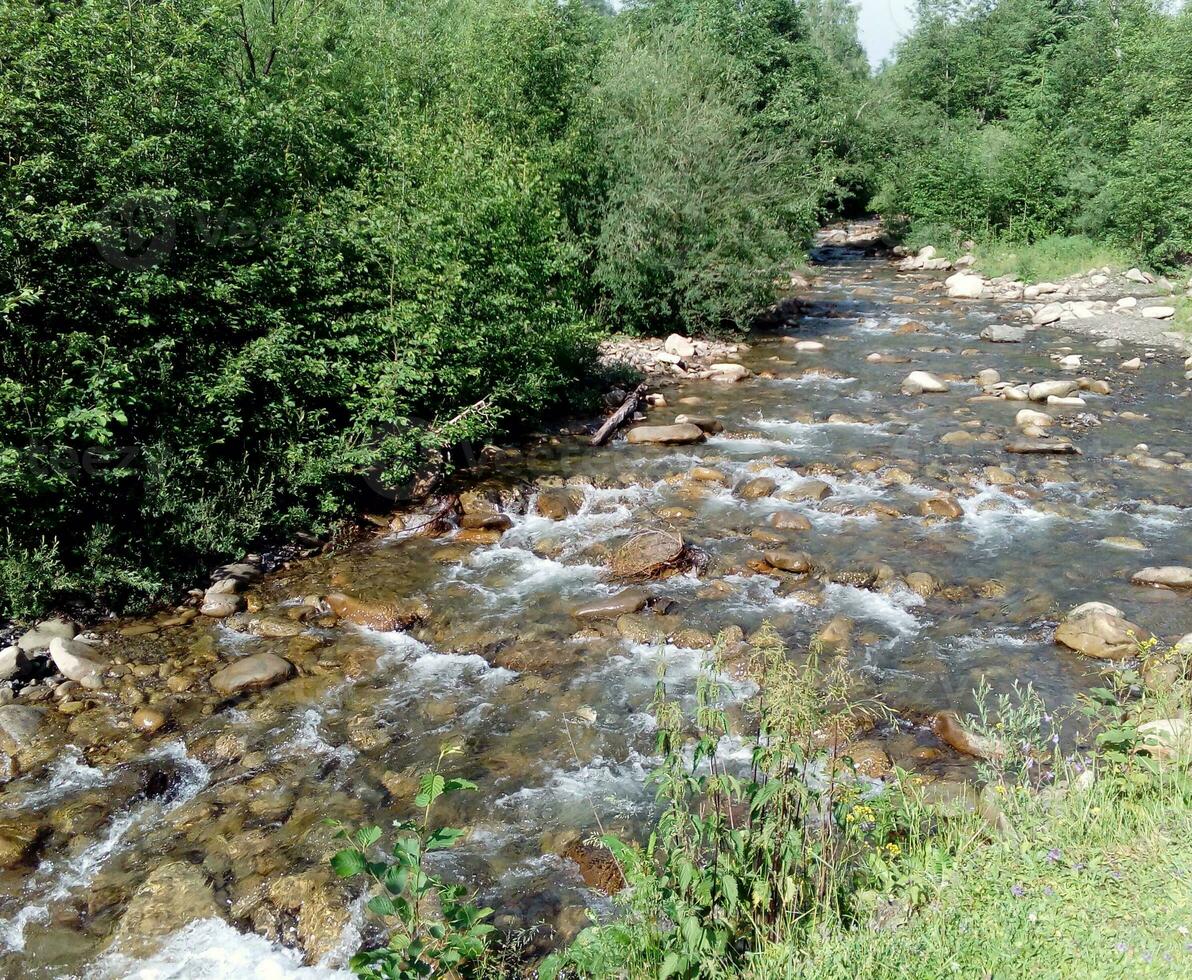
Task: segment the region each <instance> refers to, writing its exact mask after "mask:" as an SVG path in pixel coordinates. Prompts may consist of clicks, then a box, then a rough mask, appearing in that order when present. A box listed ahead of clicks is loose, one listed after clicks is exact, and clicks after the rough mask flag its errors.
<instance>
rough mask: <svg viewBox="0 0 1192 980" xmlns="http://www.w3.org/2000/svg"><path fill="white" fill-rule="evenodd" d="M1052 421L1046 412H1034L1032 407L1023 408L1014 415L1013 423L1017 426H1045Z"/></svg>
mask: <svg viewBox="0 0 1192 980" xmlns="http://www.w3.org/2000/svg"><path fill="white" fill-rule="evenodd" d="M1054 421H1055V419H1053V418H1052V417H1051V416H1050V415H1048V414H1047V413H1046V412H1036V411H1035V410H1034V409H1033V408H1024V409H1022V410H1021V411H1020V412H1019V413H1018V414H1017V415H1015V416H1014V424H1015V425H1017V426H1024V425H1038V426H1042V427H1044V428H1046V427H1047V426H1049V425H1051V424H1052V423H1053V422H1054Z"/></svg>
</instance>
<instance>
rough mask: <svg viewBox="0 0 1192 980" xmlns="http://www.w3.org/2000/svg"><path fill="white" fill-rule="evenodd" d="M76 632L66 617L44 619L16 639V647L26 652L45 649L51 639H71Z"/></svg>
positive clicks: (73, 625)
mask: <svg viewBox="0 0 1192 980" xmlns="http://www.w3.org/2000/svg"><path fill="white" fill-rule="evenodd" d="M77 632H78V630H77V629H76V628H75V624H74V623H72V622H71V621H70V620H68V619H61V618H58V619H46V620H42V621H41V622H40V623H38V624H37V625H36V626H34V627H33V629H31V630H29V632H27V633H26V634H25V635H24V636H22V637H21V638H20V639H19V640H17V647H18V649H21V650H24V651H25V652H26V653H32V652H34V651H35V650H45V649H48V648H49V645H50V641H51V640H53V639H55V638H57V639H60V640H73V639H74V638H75V634H76V633H77Z"/></svg>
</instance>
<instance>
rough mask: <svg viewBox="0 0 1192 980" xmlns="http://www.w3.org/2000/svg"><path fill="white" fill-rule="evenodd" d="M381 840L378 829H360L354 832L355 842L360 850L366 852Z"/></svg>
mask: <svg viewBox="0 0 1192 980" xmlns="http://www.w3.org/2000/svg"><path fill="white" fill-rule="evenodd" d="M380 839H381V828H380V827H361V828H360V829H359V830H357V831H356V834H355V840H356V844H357V845H358V846H359V848H360V850H362V851H366V850H368V849H369V848H370V847H372V846H373V844H375V843H376V842H377V841H379V840H380Z"/></svg>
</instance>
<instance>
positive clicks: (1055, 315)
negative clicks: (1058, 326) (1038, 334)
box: [1031, 303, 1064, 327]
mask: <svg viewBox="0 0 1192 980" xmlns="http://www.w3.org/2000/svg"><path fill="white" fill-rule="evenodd" d="M1063 315H1064V308H1063V307H1062V306H1060V304H1059V303H1048V304H1047V305H1046V306H1041V307H1039V309H1037V310H1036V311H1035V315H1034V316H1032V317H1031V323H1034V324H1036V325H1037V326H1040V327H1041V326H1045V325H1046V324H1048V323H1055V322H1056V321H1057V320H1059V319H1060V317H1062V316H1063Z"/></svg>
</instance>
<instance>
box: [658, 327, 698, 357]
mask: <svg viewBox="0 0 1192 980" xmlns="http://www.w3.org/2000/svg"><path fill="white" fill-rule="evenodd" d="M662 346H663V348H665V350H666V352H667V353H668V354H674V355H676V356H677V357H693V356H694V355H695V344H694V343H692V342H691V339H690V338H688V337H684V336H683V335H682V334H677V333H673V334H671V335H670V336H669V337H667V338H666V340H664V341H663V342H662Z"/></svg>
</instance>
